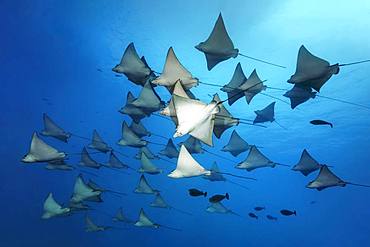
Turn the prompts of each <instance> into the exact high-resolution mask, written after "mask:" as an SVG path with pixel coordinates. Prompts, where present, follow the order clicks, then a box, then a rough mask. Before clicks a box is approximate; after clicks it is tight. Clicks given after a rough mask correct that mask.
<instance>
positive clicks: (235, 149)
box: [221, 130, 251, 157]
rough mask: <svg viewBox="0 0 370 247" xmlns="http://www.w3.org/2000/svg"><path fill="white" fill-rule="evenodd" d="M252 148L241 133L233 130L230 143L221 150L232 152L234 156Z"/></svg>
mask: <svg viewBox="0 0 370 247" xmlns="http://www.w3.org/2000/svg"><path fill="white" fill-rule="evenodd" d="M250 148H251V145H249V144H248V142H246V141H245V140H244V139H243V138H241V137H240V136H239V134H238V133H237V132H236V131H235V130H233V132H232V134H231V137H230V140H229V143H228V144H227V145H225V146H224V147H223V148H222V149H221V151H223V152H230V153H231V154H232V155H233V156H234V157H236V156H238V155H239V154H241V153H243V152H246V151H248V150H249V149H250Z"/></svg>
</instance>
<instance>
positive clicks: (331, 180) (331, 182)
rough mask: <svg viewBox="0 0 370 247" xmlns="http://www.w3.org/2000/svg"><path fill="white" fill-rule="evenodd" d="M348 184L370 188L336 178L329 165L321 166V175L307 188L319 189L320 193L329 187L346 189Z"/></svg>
mask: <svg viewBox="0 0 370 247" xmlns="http://www.w3.org/2000/svg"><path fill="white" fill-rule="evenodd" d="M347 184H350V185H354V186H360V187H367V188H370V185H365V184H358V183H352V182H348V181H343V180H342V179H341V178H339V177H338V176H336V175H335V174H334V173H333V172H332V171H330V170H329V168H328V166H327V165H321V168H320V172H319V175H317V177H316V178H315V180H313V181H311V182H309V183H308V184H307V186H306V187H307V188H309V189H317V190H318V191H321V190H323V189H326V188H329V187H336V186H339V187H344V186H346V185H347Z"/></svg>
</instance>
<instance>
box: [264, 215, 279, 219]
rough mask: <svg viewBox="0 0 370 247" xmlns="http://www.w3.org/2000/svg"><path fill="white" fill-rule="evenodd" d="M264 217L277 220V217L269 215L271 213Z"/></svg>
mask: <svg viewBox="0 0 370 247" xmlns="http://www.w3.org/2000/svg"><path fill="white" fill-rule="evenodd" d="M266 218H267V219H269V220H277V217H274V216H271V215H269V214H268V215H266Z"/></svg>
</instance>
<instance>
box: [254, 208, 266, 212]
mask: <svg viewBox="0 0 370 247" xmlns="http://www.w3.org/2000/svg"><path fill="white" fill-rule="evenodd" d="M264 209H265V207H255V208H254V210H256V211H262V210H264Z"/></svg>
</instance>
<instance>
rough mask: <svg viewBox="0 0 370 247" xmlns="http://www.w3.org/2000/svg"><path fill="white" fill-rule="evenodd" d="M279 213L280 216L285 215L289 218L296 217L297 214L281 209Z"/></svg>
mask: <svg viewBox="0 0 370 247" xmlns="http://www.w3.org/2000/svg"><path fill="white" fill-rule="evenodd" d="M280 213H281V214H282V215H285V216H291V215H293V214H294V215H295V216H297V212H296V211H295V210H294V211H290V210H288V209H282V210H280Z"/></svg>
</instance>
